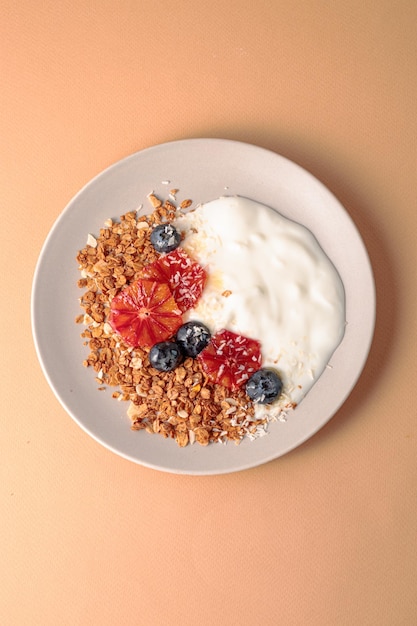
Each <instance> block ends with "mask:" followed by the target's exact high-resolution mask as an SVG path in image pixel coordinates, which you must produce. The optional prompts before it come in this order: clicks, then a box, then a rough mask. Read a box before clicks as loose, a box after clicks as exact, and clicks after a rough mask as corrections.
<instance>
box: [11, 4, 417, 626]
mask: <svg viewBox="0 0 417 626" xmlns="http://www.w3.org/2000/svg"><path fill="white" fill-rule="evenodd" d="M0 13H1V19H0V29H1V32H0V46H1V64H2V68H1V73H0V76H1V78H0V80H1V82H2V85H1V89H0V98H1V102H2V105H1V106H2V108H1V117H0V125H1V127H0V176H1V180H0V194H1V205H0V207H1V208H0V210H1V223H2V241H1V245H0V257H1V258H0V260H1V268H2V273H3V283H2V290H1V291H2V305H1V330H2V338H1V344H2V355H3V357H2V360H1V376H0V381H1V392H0V393H1V395H0V397H1V419H2V423H1V453H0V459H1V460H0V468H1V469H0V471H1V480H0V489H1V500H0V506H1V511H0V524H1V529H0V531H1V532H0V568H1V573H0V580H1V584H0V622H1V623H2V624H7V625H12V626H21V625H27V624H28V625H38V624H39V625H41V626H52V625H53V626H56V625H59V626H67V625H68V626H69V625H71V626H74V625H80V626H84V625H89V624H94V625H96V624H100V625H101V626H107V625H114V624H123V625H127V626H130V625H136V624H138V625H144V626H148V625H149V626H154V625H155V626H159V625H161V626H165V625H174V626H176V625H180V624H181V625H184V626H187V625H190V626H191V625H194V624H201V625H203V626H206V625H207V626H208V625H211V624H216V623H218V624H225V625H227V626H229V625H230V626H232V625H233V626H234V625H236V626H237V625H239V626H252V625H254V626H256V625H258V624H259V625H262V626H270V625H271V626H275V625H276V624H282V625H284V626H292V625H297V626H298V625H300V626H327V625H329V626H330V625H331V626H339V625H340V626H344V625H355V626H356V625H359V626H368V625H369V626H374V625H378V626H400V625H401V626H412V625H414V624H417V590H416V580H417V556H416V555H417V550H416V548H417V541H416V526H417V525H416V522H417V460H416V459H417V443H416V431H417V429H416V417H417V410H416V397H415V389H416V384H415V375H416V365H415V363H416V357H415V353H416V295H415V294H416V289H415V288H416V270H415V267H416V254H415V232H416V227H417V217H416V175H417V171H416V163H417V160H416V157H417V150H416V146H417V141H416V140H417V132H416V131H417V124H416V118H417V116H416V101H417V100H416V99H417V73H416V71H417V62H416V59H417V45H416V42H417V26H416V24H417V4H416V3H415V2H413V1H412V0H408V1H407V0H402V1H401V0H399V1H395V2H393V1H392V0H390V1H388V0H386V1H385V0H380V1H378V2H372V1H371V0H360V1H359V0H353V1H347V0H345V1H342V0H335V1H333V2H326V1H324V0H321V1H320V0H313V1H308V0H307V1H306V0H295V1H291V2H289V1H288V0H286V1H284V0H275V1H273V0H259V1H258V2H253V1H249V0H241V1H240V2H239V1H237V0H231V1H229V2H224V1H223V0H222V1H220V0H214V1H213V0H212V1H211V2H204V3H203V2H192V1H191V0H189V1H187V2H186V1H181V0H175V1H174V0H161V1H160V2H155V1H154V0H152V2H151V0H142V1H140V0H136V1H135V0H120V1H117V2H116V1H114V0H113V1H111V0H102V1H99V0H72V1H71V2H69V1H68V0H67V1H63V2H59V1H58V2H57V1H56V0H54V1H51V0H46V1H45V0H43V1H42V2H35V1H33V0H32V2H30V1H29V0H26V1H25V0H23V1H21V2H15V1H14V0H13V1H11V0H10V1H9V0H2V1H1V2H0ZM187 137H225V138H231V139H237V140H241V141H248V142H252V143H255V144H258V145H261V146H263V147H266V148H270V149H272V150H275V151H276V152H279V153H281V154H283V155H285V156H287V157H289V158H290V159H293V160H295V161H296V162H298V163H299V164H300V165H302V166H304V167H306V168H307V169H309V170H310V171H311V172H312V173H313V174H314V175H316V176H317V177H318V178H320V179H321V180H322V181H323V182H324V183H325V184H326V185H328V187H329V188H330V189H331V190H332V191H333V192H334V193H335V194H336V195H337V196H338V197H339V199H340V200H341V201H342V203H344V205H345V206H346V208H347V209H348V211H349V213H350V214H351V216H352V217H353V219H354V220H355V222H356V224H357V226H358V227H359V229H360V231H361V233H362V236H363V238H364V240H365V243H366V245H367V247H368V250H369V253H370V257H371V260H372V264H373V267H374V271H375V277H376V283H377V296H378V320H377V328H376V335H375V342H374V345H373V348H372V351H371V355H370V358H369V361H368V363H367V366H366V369H365V372H364V374H363V377H362V378H361V380H360V382H359V383H358V385H357V387H356V388H355V390H354V392H353V393H352V395H351V397H350V398H349V399H348V401H347V402H346V404H345V405H344V406H343V408H342V409H341V410H340V411H339V412H338V414H337V415H336V416H335V417H334V418H333V420H332V421H331V422H330V423H329V424H328V425H327V426H326V427H325V428H324V429H323V430H322V431H321V432H320V433H318V434H317V435H316V436H315V437H313V438H312V439H311V440H310V441H309V442H308V443H306V444H305V445H303V446H301V447H300V448H298V449H297V450H295V451H293V452H292V453H290V454H288V455H287V456H285V457H283V458H281V459H278V460H276V461H274V462H272V463H269V464H267V465H264V466H262V467H259V468H257V469H253V470H249V471H245V472H242V473H238V474H230V475H225V476H220V477H200V478H193V477H187V476H174V475H169V474H163V473H159V472H157V471H153V470H150V469H146V468H142V467H140V466H137V465H134V464H132V463H130V462H128V461H126V460H124V459H122V458H119V457H117V456H116V455H114V454H112V453H111V452H109V451H108V450H106V449H104V448H102V447H101V446H100V445H98V444H97V443H96V442H95V441H93V440H92V439H90V438H89V437H88V436H87V435H86V434H85V433H84V432H83V431H82V430H81V429H80V428H79V427H78V426H77V425H76V424H75V423H74V422H73V421H72V420H71V419H70V417H69V416H68V415H67V414H66V413H65V411H64V410H63V409H62V408H61V407H60V405H59V404H58V402H57V400H56V399H55V397H54V396H53V394H52V392H51V391H50V389H49V387H48V385H47V383H46V381H45V379H44V377H43V375H42V373H41V370H40V366H39V364H38V361H37V359H36V355H35V351H34V347H33V343H32V337H31V327H30V307H29V305H30V290H31V282H32V276H33V271H34V267H35V264H36V260H37V256H38V254H39V251H40V248H41V246H42V244H43V241H44V239H45V237H46V235H47V233H48V231H49V229H50V227H51V226H52V224H53V222H54V221H55V219H56V218H57V216H58V215H59V213H60V212H61V210H62V209H63V208H64V206H65V205H66V204H67V202H68V201H69V200H70V199H71V197H72V196H73V194H75V193H76V192H77V191H78V189H79V188H80V187H81V186H82V185H84V184H85V183H86V182H87V181H88V180H89V179H90V178H91V177H92V176H94V175H95V174H97V173H98V172H100V171H101V170H102V169H103V168H105V167H106V166H108V165H110V164H111V163H113V162H115V161H117V160H118V159H120V158H122V157H124V156H126V155H128V154H130V153H131V152H134V151H136V150H140V149H142V148H145V147H148V146H150V145H153V144H157V143H161V142H165V141H169V140H173V139H181V138H187Z"/></svg>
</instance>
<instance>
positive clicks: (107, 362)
mask: <svg viewBox="0 0 417 626" xmlns="http://www.w3.org/2000/svg"><path fill="white" fill-rule="evenodd" d="M173 191H175V190H173ZM172 195H174V194H172ZM148 199H149V201H150V202H151V204H152V207H153V212H152V213H151V214H149V215H141V214H140V211H130V212H128V213H126V214H124V215H122V216H121V217H120V220H118V221H113V220H111V219H108V220H106V221H105V222H104V225H103V228H101V229H100V232H99V234H98V236H97V237H95V236H93V235H91V234H90V235H88V238H87V245H86V246H85V247H84V248H83V249H82V250H80V251H79V252H78V254H77V257H76V259H77V262H78V265H79V270H80V272H81V278H80V279H79V281H78V287H79V288H80V289H82V290H83V294H82V296H81V297H80V305H81V307H82V309H83V313H82V314H80V315H79V316H78V317H77V319H76V322H77V323H79V324H83V325H84V326H85V328H84V329H83V331H82V333H81V336H82V338H83V339H84V345H85V346H88V348H89V353H88V355H87V356H86V359H85V360H84V362H83V365H84V366H85V367H86V368H92V369H93V370H94V372H95V380H96V382H97V384H98V389H99V390H100V391H104V390H105V389H106V388H107V387H113V388H115V390H114V391H113V393H112V397H113V398H114V399H116V400H119V401H122V402H128V403H129V406H128V409H127V414H128V416H129V417H130V419H131V428H132V429H133V430H146V431H147V432H148V433H159V434H161V435H163V436H164V437H171V438H174V439H175V440H176V442H177V443H178V445H180V446H186V445H187V444H188V443H194V442H197V443H199V444H201V445H207V444H208V443H210V442H217V441H218V442H222V443H225V442H227V441H230V440H231V441H234V442H235V443H239V442H240V441H241V440H242V438H243V437H245V436H248V437H249V438H255V437H258V436H260V435H262V434H264V433H265V432H266V426H267V419H266V418H265V417H263V418H261V419H257V418H256V417H255V410H254V404H253V402H252V401H251V400H250V398H249V397H248V395H247V394H246V392H245V390H244V389H242V388H237V389H230V388H227V387H225V386H224V385H222V384H217V383H213V382H212V381H211V380H210V378H209V376H208V375H207V374H206V373H205V371H204V370H203V367H202V364H201V361H200V360H198V359H196V358H190V357H189V358H184V359H183V361H182V362H181V364H180V365H179V366H178V367H176V368H175V369H174V370H173V371H167V372H163V371H160V370H158V369H155V368H154V367H152V365H151V363H150V361H149V352H150V347H149V346H145V347H138V346H136V347H134V346H132V345H129V343H126V341H124V339H123V338H122V337H121V336H120V335H119V334H117V333H116V332H114V330H113V328H112V326H111V325H110V323H109V316H110V314H111V303H112V301H113V299H114V298H115V297H117V296H118V294H120V293H121V292H122V291H123V290H124V289H126V287H128V286H129V285H132V284H134V283H135V281H137V280H138V279H140V277H141V276H142V274H143V270H144V268H146V267H147V266H149V265H150V264H152V263H153V262H155V261H157V260H158V258H160V257H161V254H160V253H158V252H157V251H156V250H155V248H154V246H153V245H152V244H151V240H150V236H151V233H152V231H153V229H154V228H155V226H157V225H161V224H168V223H171V222H172V221H173V220H174V219H175V218H176V217H178V215H179V213H181V212H182V211H183V210H185V209H188V208H189V207H190V206H191V201H190V200H186V201H183V202H182V203H181V204H180V205H179V206H178V207H177V206H176V205H175V204H174V202H173V201H172V200H170V199H168V200H165V201H164V202H163V201H162V200H160V199H159V198H157V197H156V196H155V195H154V194H150V195H149V196H148ZM227 296H228V294H227V293H226V294H224V297H227Z"/></svg>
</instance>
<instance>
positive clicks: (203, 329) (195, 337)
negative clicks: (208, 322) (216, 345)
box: [176, 322, 211, 359]
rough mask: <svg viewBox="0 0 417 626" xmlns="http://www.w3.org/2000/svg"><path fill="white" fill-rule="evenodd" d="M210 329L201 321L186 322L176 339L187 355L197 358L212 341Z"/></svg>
mask: <svg viewBox="0 0 417 626" xmlns="http://www.w3.org/2000/svg"><path fill="white" fill-rule="evenodd" d="M210 336H211V335H210V331H209V329H208V328H207V326H204V324H202V323H201V322H186V323H185V324H183V325H182V326H181V327H180V328H179V329H178V332H177V336H176V341H177V343H178V345H179V347H180V348H181V351H182V353H183V354H184V355H185V356H190V357H191V358H193V359H195V358H196V356H197V354H199V352H201V351H202V350H203V349H204V348H205V347H206V346H207V344H208V342H209V341H210Z"/></svg>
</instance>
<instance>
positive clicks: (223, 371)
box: [197, 330, 262, 391]
mask: <svg viewBox="0 0 417 626" xmlns="http://www.w3.org/2000/svg"><path fill="white" fill-rule="evenodd" d="M197 359H199V361H200V363H201V367H202V368H203V371H204V372H205V373H206V374H207V375H208V377H209V378H210V380H211V381H212V382H214V383H218V384H220V385H224V386H225V387H228V388H229V389H232V390H233V391H236V390H237V389H238V388H239V387H241V386H242V385H243V384H244V383H245V382H246V381H247V380H248V378H250V376H252V374H253V373H254V372H256V371H257V370H258V369H259V368H260V367H261V363H262V356H261V344H260V343H259V341H256V339H249V338H248V337H244V336H242V335H237V334H236V333H233V332H231V331H230V330H220V331H219V332H218V333H216V334H215V335H213V337H212V338H211V340H210V343H209V344H208V346H207V347H206V348H204V350H203V351H202V352H200V354H198V356H197Z"/></svg>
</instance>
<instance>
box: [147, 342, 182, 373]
mask: <svg viewBox="0 0 417 626" xmlns="http://www.w3.org/2000/svg"><path fill="white" fill-rule="evenodd" d="M181 361H182V353H181V350H180V347H179V345H178V344H177V343H175V341H161V342H160V343H156V344H155V345H154V346H152V348H151V349H150V352H149V362H150V364H151V365H152V367H154V368H155V369H156V370H159V371H161V372H171V371H172V370H174V369H175V368H176V367H178V365H179V364H180V363H181Z"/></svg>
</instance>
